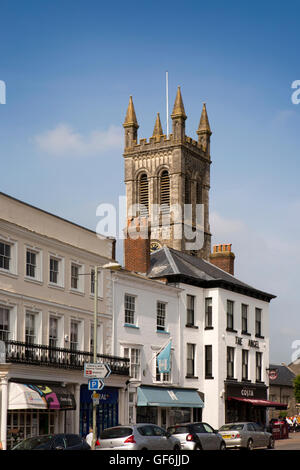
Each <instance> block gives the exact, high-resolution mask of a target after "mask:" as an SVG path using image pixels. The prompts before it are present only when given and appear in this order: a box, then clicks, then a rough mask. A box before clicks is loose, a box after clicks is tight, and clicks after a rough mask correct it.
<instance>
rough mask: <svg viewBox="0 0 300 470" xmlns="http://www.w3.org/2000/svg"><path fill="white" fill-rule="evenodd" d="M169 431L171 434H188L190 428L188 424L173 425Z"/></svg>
mask: <svg viewBox="0 0 300 470" xmlns="http://www.w3.org/2000/svg"><path fill="white" fill-rule="evenodd" d="M168 432H169V433H170V434H187V433H189V428H188V426H173V427H171V428H168Z"/></svg>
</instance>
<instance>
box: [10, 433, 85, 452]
mask: <svg viewBox="0 0 300 470" xmlns="http://www.w3.org/2000/svg"><path fill="white" fill-rule="evenodd" d="M12 450H91V448H90V446H89V445H88V444H87V443H86V442H85V439H83V438H82V437H81V436H79V435H77V434H47V435H43V436H35V437H29V438H28V439H24V440H23V441H21V442H19V444H17V445H16V446H14V447H13V448H12Z"/></svg>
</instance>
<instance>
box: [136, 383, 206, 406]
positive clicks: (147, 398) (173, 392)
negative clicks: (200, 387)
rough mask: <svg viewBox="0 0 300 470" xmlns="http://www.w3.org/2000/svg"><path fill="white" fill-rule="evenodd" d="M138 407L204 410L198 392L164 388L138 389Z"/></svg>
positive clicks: (143, 387) (145, 387)
mask: <svg viewBox="0 0 300 470" xmlns="http://www.w3.org/2000/svg"><path fill="white" fill-rule="evenodd" d="M137 406H160V407H174V408H203V407H204V403H203V401H202V400H201V398H200V396H199V394H198V392H197V390H187V389H183V388H176V389H174V388H172V389H171V388H170V389H168V388H164V387H147V386H140V387H138V396H137Z"/></svg>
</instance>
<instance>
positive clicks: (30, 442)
mask: <svg viewBox="0 0 300 470" xmlns="http://www.w3.org/2000/svg"><path fill="white" fill-rule="evenodd" d="M52 439H53V436H40V437H31V438H29V439H25V440H24V441H22V442H20V443H19V444H17V445H16V446H15V447H14V448H13V450H38V449H49V448H50V443H51V441H52Z"/></svg>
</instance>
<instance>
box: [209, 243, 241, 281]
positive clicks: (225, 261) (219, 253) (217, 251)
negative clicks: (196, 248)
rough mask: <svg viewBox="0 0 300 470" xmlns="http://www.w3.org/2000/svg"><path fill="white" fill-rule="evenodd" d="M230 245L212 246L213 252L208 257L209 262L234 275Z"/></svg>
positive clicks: (232, 254)
mask: <svg viewBox="0 0 300 470" xmlns="http://www.w3.org/2000/svg"><path fill="white" fill-rule="evenodd" d="M231 246H232V244H231V243H221V244H219V245H214V246H213V252H212V253H211V254H210V255H209V261H210V262H211V264H213V265H214V266H217V267H218V268H220V269H223V271H226V272H227V273H229V274H232V276H233V275H234V259H235V255H234V253H233V252H232V251H231Z"/></svg>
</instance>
